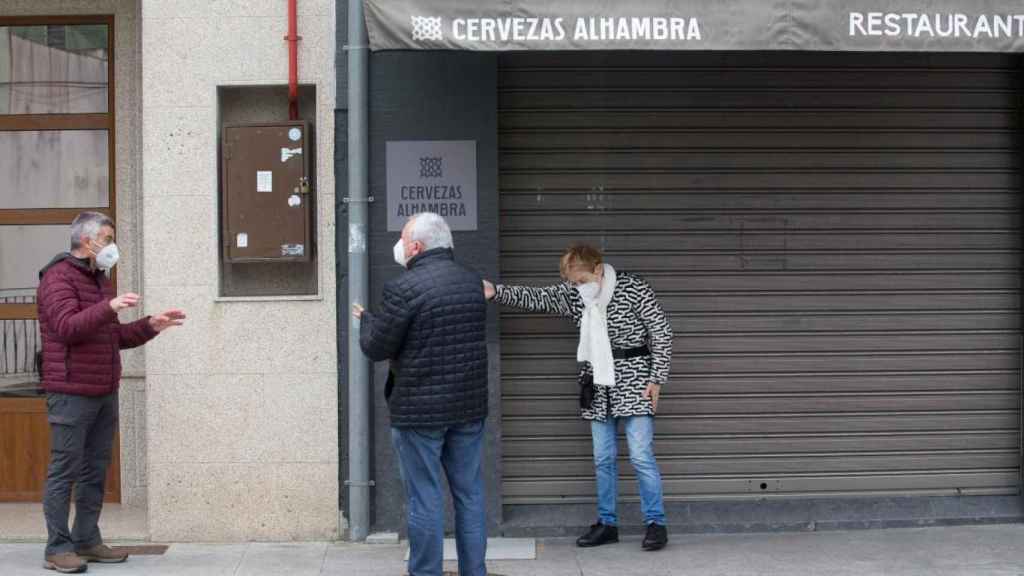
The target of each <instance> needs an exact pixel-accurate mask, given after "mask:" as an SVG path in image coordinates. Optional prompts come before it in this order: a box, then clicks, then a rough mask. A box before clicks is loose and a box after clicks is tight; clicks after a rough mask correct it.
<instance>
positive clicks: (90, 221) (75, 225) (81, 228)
mask: <svg viewBox="0 0 1024 576" xmlns="http://www.w3.org/2000/svg"><path fill="white" fill-rule="evenodd" d="M104 226H110V227H111V228H113V227H114V221H113V220H111V219H110V217H109V216H107V215H106V214H100V213H99V212H82V213H81V214H79V215H78V216H75V220H74V222H72V223H71V249H72V250H77V249H79V248H81V247H82V236H88V237H89V238H96V236H97V235H98V234H99V233H100V229H101V228H103V227H104Z"/></svg>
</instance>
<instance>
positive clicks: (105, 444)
mask: <svg viewBox="0 0 1024 576" xmlns="http://www.w3.org/2000/svg"><path fill="white" fill-rule="evenodd" d="M117 406H118V405H117V394H109V395H107V396H99V397H89V396H76V395H73V394H47V395H46V409H47V414H48V419H49V422H50V468H49V471H48V473H47V476H46V493H45V495H44V496H43V513H44V514H45V515H46V530H47V533H48V535H49V536H48V539H47V542H46V555H47V556H49V555H52V554H60V553H63V552H74V551H75V550H82V549H85V548H89V547H91V546H95V545H96V544H100V543H102V542H103V537H102V536H101V535H100V528H99V525H98V524H99V519H100V511H101V510H102V509H103V492H104V486H103V485H104V483H105V481H106V478H107V468H109V467H110V457H111V450H112V447H113V443H114V431H115V430H116V429H117ZM72 488H74V493H75V525H74V527H73V528H72V529H71V530H69V529H68V516H69V515H70V512H71V492H72Z"/></svg>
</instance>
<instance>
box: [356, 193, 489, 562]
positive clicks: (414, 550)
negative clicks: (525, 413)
mask: <svg viewBox="0 0 1024 576" xmlns="http://www.w3.org/2000/svg"><path fill="white" fill-rule="evenodd" d="M452 248H453V246H452V233H451V231H450V230H449V228H448V224H447V223H446V222H445V221H444V219H443V218H441V217H440V216H438V215H437V214H432V213H422V214H418V215H416V216H413V217H412V218H411V219H410V220H409V222H408V223H406V225H405V228H404V229H403V230H402V237H401V238H400V239H399V240H398V243H396V244H395V247H394V258H395V262H397V263H398V264H399V265H400V266H403V267H404V268H406V271H405V272H403V273H402V274H401V275H400V276H398V277H397V278H395V279H393V280H391V281H390V282H388V283H386V284H385V285H384V294H383V300H382V302H381V305H380V310H379V311H378V312H375V313H370V312H368V311H365V310H364V309H363V308H362V307H361V306H359V305H356V306H354V309H353V314H354V315H355V316H356V318H359V319H360V338H359V343H360V345H361V347H362V349H363V352H364V353H365V354H366V355H367V356H368V357H369V358H370V359H372V360H375V361H383V360H390V361H391V369H392V372H393V385H389V386H388V390H386V391H385V396H386V397H387V398H388V407H389V409H390V412H391V432H392V434H391V437H392V444H393V446H394V450H395V453H396V454H397V456H398V462H399V468H400V470H401V475H402V481H403V483H404V485H405V493H406V498H407V504H408V527H409V575H410V576H441V567H442V560H443V539H444V494H443V493H442V488H441V484H442V482H441V476H442V473H444V474H445V475H446V476H447V478H448V485H449V487H450V489H451V493H452V501H453V502H454V504H455V535H456V545H457V548H458V555H459V574H460V576H485V575H486V573H487V569H486V567H485V564H484V556H485V554H486V550H487V527H486V511H485V505H484V487H483V478H482V475H481V470H480V467H481V463H480V459H481V450H482V445H483V437H484V419H485V418H486V416H487V341H486V332H485V330H486V323H487V302H486V301H485V300H484V292H483V285H482V278H481V277H480V275H479V274H477V273H476V272H473V271H472V270H469V269H468V268H466V267H464V266H462V265H460V264H458V263H456V262H455V260H454V256H453V252H452ZM389 380H390V379H389ZM442 471H443V472H442Z"/></svg>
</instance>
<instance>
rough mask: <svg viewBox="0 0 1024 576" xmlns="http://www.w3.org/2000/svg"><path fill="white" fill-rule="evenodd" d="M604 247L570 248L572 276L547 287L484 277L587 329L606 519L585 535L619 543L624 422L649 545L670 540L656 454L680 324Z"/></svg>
mask: <svg viewBox="0 0 1024 576" xmlns="http://www.w3.org/2000/svg"><path fill="white" fill-rule="evenodd" d="M603 260H604V259H603V257H602V255H601V252H600V251H599V250H597V249H596V248H593V247H591V246H586V245H575V246H570V247H569V248H568V249H567V250H566V252H565V254H564V255H563V256H562V259H561V263H560V269H561V275H562V278H563V279H564V280H565V282H563V283H561V284H556V285H554V286H549V287H546V288H533V287H527V286H506V285H497V286H494V285H492V284H491V283H489V282H485V283H484V291H485V294H486V295H487V297H488V299H493V300H495V301H497V302H498V303H500V304H504V305H505V306H509V307H512V308H518V309H520V310H528V311H531V312H545V313H548V314H557V315H559V316H564V317H566V318H569V319H571V320H572V321H573V322H574V323H575V324H576V326H577V327H579V328H580V345H579V349H578V351H577V360H578V361H580V362H581V363H582V366H583V374H584V375H586V376H592V377H593V384H594V386H593V391H594V394H593V401H592V402H591V403H590V406H589V407H584V408H582V411H581V412H582V416H583V418H584V419H586V420H589V421H590V432H591V438H592V440H593V446H594V468H595V472H596V475H597V496H598V505H597V507H598V522H597V524H594V525H593V526H591V528H590V530H589V531H588V532H587V533H586V534H584V535H583V536H581V537H580V538H579V539H578V540H577V542H576V543H577V545H578V546H581V547H590V546H600V545H602V544H607V543H609V542H617V541H618V516H617V513H616V495H617V490H618V489H617V486H616V483H617V480H618V469H617V466H616V457H617V454H616V430H617V426H618V422H619V421H622V422H623V427H624V428H625V433H626V438H627V440H628V444H629V458H630V462H631V463H632V464H633V468H634V469H635V470H636V475H637V479H638V482H639V485H640V502H641V507H642V509H643V513H644V523H645V524H646V525H647V533H646V536H645V538H644V541H643V548H644V549H645V550H659V549H661V548H664V547H665V544H666V543H667V542H668V531H667V529H666V527H665V526H666V521H665V508H664V503H663V499H662V482H661V474H660V472H659V470H658V463H657V461H656V460H655V457H654V414H655V412H656V410H657V406H658V395H659V394H660V392H661V386H662V385H664V384H665V383H666V382H667V381H668V374H669V366H670V364H671V360H672V327H671V326H670V324H669V321H668V318H667V317H666V316H665V312H664V311H663V310H662V308H661V305H660V304H659V303H658V300H657V298H656V297H655V295H654V290H652V289H651V286H650V285H649V284H648V283H647V282H646V281H644V280H643V279H642V278H640V277H639V276H634V275H632V274H628V273H622V272H617V271H616V270H615V269H614V268H612V267H611V266H610V265H608V264H605V263H604V261H603Z"/></svg>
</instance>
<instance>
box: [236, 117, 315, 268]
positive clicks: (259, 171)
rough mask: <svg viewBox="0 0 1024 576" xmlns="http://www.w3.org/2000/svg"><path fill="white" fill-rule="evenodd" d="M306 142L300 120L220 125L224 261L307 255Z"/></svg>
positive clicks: (308, 175)
mask: <svg viewBox="0 0 1024 576" xmlns="http://www.w3.org/2000/svg"><path fill="white" fill-rule="evenodd" d="M312 142H313V138H312V135H311V134H310V129H309V125H308V123H306V122H304V121H295V122H272V123H271V122H268V123H258V124H234V125H226V126H224V128H223V135H222V140H221V146H222V153H223V163H222V164H223V181H222V184H221V194H222V203H221V207H222V218H223V227H222V233H223V238H222V245H223V247H224V261H225V262H232V263H238V262H297V261H308V260H309V259H310V258H311V257H312V253H313V245H312V238H313V233H312V230H313V221H312V220H313V214H314V211H313V193H312V174H311V165H312V162H311V155H312V146H311V143H312Z"/></svg>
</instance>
